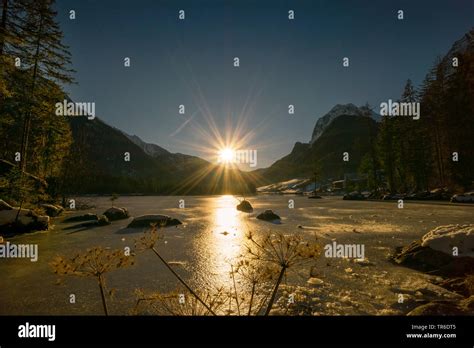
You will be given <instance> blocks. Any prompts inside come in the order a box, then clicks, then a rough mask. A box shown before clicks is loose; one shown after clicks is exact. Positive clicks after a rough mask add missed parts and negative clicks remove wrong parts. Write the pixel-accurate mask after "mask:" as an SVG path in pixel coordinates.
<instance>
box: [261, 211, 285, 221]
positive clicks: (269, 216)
mask: <svg viewBox="0 0 474 348" xmlns="http://www.w3.org/2000/svg"><path fill="white" fill-rule="evenodd" d="M257 219H260V220H264V221H271V222H273V221H279V220H280V217H279V216H278V215H277V214H275V213H274V212H273V211H271V210H265V211H264V212H263V213H260V214H259V215H258V216H257Z"/></svg>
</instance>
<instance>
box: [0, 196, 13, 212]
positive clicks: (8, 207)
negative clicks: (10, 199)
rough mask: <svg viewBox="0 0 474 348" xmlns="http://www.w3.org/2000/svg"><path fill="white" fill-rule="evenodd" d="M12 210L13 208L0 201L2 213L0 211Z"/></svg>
mask: <svg viewBox="0 0 474 348" xmlns="http://www.w3.org/2000/svg"><path fill="white" fill-rule="evenodd" d="M12 209H13V207H12V206H11V205H10V204H8V203H7V202H5V201H4V200H2V199H0V211H2V210H12Z"/></svg>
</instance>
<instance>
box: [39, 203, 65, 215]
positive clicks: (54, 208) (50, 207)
mask: <svg viewBox="0 0 474 348" xmlns="http://www.w3.org/2000/svg"><path fill="white" fill-rule="evenodd" d="M41 207H42V208H44V210H45V211H46V215H48V216H50V217H56V216H58V215H59V214H61V213H62V212H63V210H64V209H63V207H60V206H59V205H54V204H41Z"/></svg>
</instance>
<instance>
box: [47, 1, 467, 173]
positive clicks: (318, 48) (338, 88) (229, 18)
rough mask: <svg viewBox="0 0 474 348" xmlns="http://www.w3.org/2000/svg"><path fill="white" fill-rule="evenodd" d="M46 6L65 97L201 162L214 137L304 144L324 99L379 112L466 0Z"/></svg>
mask: <svg viewBox="0 0 474 348" xmlns="http://www.w3.org/2000/svg"><path fill="white" fill-rule="evenodd" d="M56 9H57V11H58V21H59V23H60V26H61V28H62V30H63V32H64V43H66V44H67V45H69V47H70V52H71V54H72V62H73V66H72V67H73V68H74V69H75V70H76V73H75V75H74V76H75V79H76V82H77V84H75V85H69V86H65V90H66V91H67V92H68V93H69V95H70V96H71V98H72V99H73V100H74V101H76V102H94V103H95V104H96V115H97V117H99V118H100V119H102V120H104V121H105V122H106V123H108V124H109V125H112V126H114V127H116V128H118V129H121V130H123V131H125V132H127V133H129V134H135V135H138V136H139V137H140V138H142V139H143V140H145V141H147V142H150V143H155V144H158V145H160V146H162V147H164V148H165V149H167V150H169V151H171V152H181V153H186V154H191V155H197V156H200V157H203V158H206V159H210V160H211V159H212V158H215V156H214V155H215V152H216V151H217V150H218V149H219V148H222V147H226V146H230V147H234V148H235V149H238V150H257V152H258V162H257V167H258V168H261V167H267V166H269V165H271V164H272V163H273V162H275V161H276V160H278V159H280V158H281V157H283V156H285V155H287V154H288V153H290V152H291V150H292V148H293V146H294V143H295V142H297V141H300V142H309V140H310V138H311V133H312V131H313V128H314V125H315V123H316V121H317V119H318V118H319V117H322V116H323V115H324V114H325V113H327V112H328V111H329V110H330V109H331V108H332V107H333V106H334V105H336V104H346V103H354V104H356V105H363V104H365V103H366V102H368V103H369V104H370V105H371V106H373V107H374V108H375V111H378V107H379V105H380V103H381V102H383V101H387V100H388V99H397V98H398V97H399V96H400V94H401V92H402V90H403V86H404V84H405V82H406V80H407V79H411V80H412V81H413V82H414V83H415V85H419V84H420V83H421V81H422V80H423V78H424V76H425V74H426V73H427V72H428V70H429V68H430V67H431V66H432V64H433V62H434V61H435V59H436V57H437V56H442V55H444V54H446V53H447V51H448V50H449V49H450V47H451V46H452V44H453V43H454V42H455V41H456V40H458V39H460V38H461V37H462V36H463V35H464V34H465V33H466V32H468V31H469V30H470V29H472V28H473V27H474V15H473V14H474V0H457V1H451V0H443V1H440V0H426V1H422V0H419V1H413V0H411V1H404V0H394V1H375V0H373V1H365V0H357V1H354V0H352V1H350V0H330V1H316V0H313V1H307V0H293V1H279V0H258V1H257V0H255V1H250V0H212V1H211V0H188V1H179V0H171V1H159V0H158V1H157V0H134V1H130V0H114V1H112V0H100V1H99V0H57V3H56ZM70 10H74V11H75V12H76V18H75V19H74V20H72V19H70V18H69V11H70ZM179 10H184V11H185V19H184V20H179V19H178V11H179ZM289 10H293V11H294V14H295V18H294V20H289V19H288V11H289ZM398 10H403V11H404V19H403V20H399V19H398V18H397V11H398ZM125 57H129V58H130V63H131V65H130V67H125V66H124V58H125ZM235 57H238V58H239V60H240V61H239V63H240V66H239V67H235V66H234V58H235ZM344 57H348V58H349V64H350V65H349V67H343V65H342V59H343V58H344ZM290 104H292V105H294V108H295V109H294V111H295V112H294V114H289V113H288V105H290ZM179 105H184V106H185V114H184V115H183V114H180V113H179ZM249 169H255V168H249Z"/></svg>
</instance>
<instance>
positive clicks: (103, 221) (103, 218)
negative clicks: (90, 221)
mask: <svg viewBox="0 0 474 348" xmlns="http://www.w3.org/2000/svg"><path fill="white" fill-rule="evenodd" d="M106 225H110V221H109V219H108V218H107V216H106V215H101V216H99V220H97V226H106Z"/></svg>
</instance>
